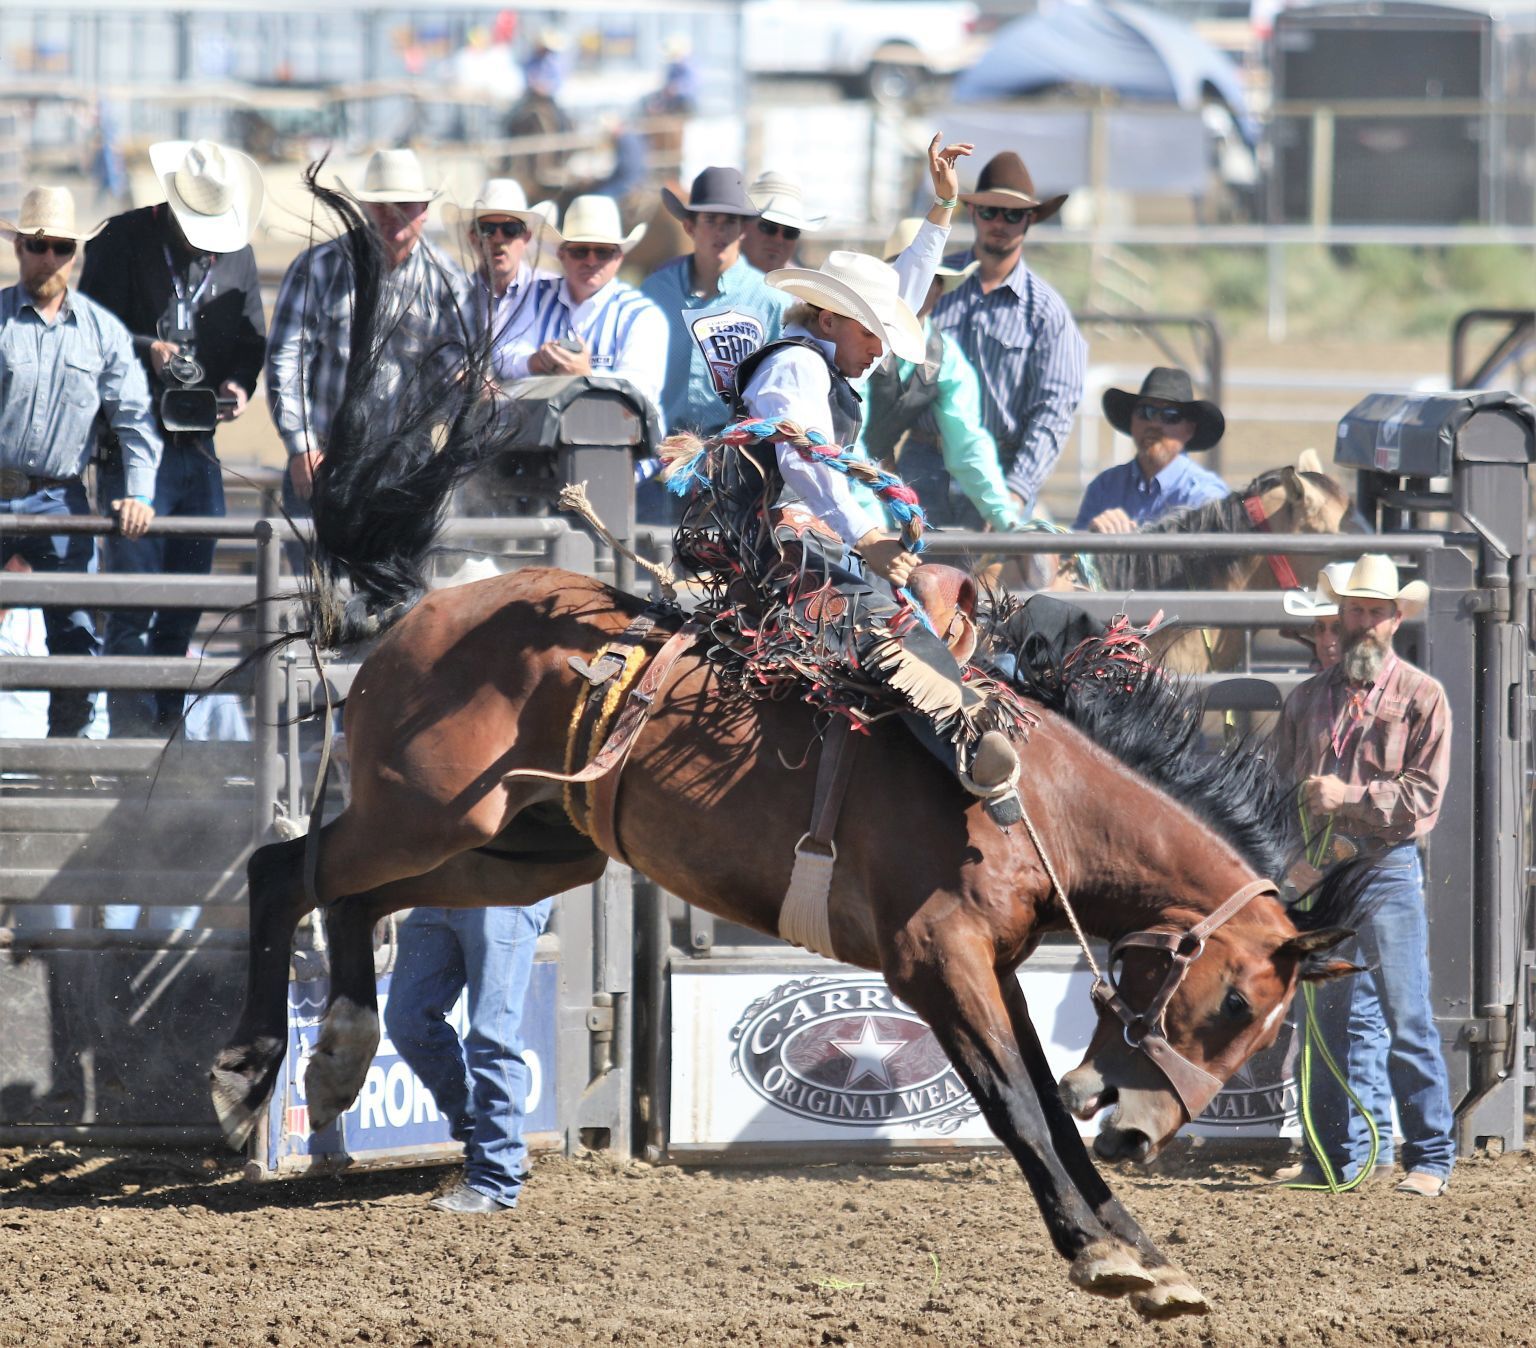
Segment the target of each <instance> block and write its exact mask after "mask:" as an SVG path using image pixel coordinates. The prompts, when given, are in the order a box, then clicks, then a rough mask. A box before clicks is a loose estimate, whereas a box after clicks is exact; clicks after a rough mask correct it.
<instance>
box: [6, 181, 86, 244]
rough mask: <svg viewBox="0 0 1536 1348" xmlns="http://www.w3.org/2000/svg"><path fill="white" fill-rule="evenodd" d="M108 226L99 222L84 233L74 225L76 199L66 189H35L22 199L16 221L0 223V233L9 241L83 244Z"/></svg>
mask: <svg viewBox="0 0 1536 1348" xmlns="http://www.w3.org/2000/svg"><path fill="white" fill-rule="evenodd" d="M106 227H107V222H106V221H105V220H101V221H98V222H97V224H96V227H95V228H94V229H89V230H85V231H83V232H82V231H81V230H80V228H79V227H78V226H77V225H76V224H75V198H74V196H73V195H72V194H71V193H70V190H69V188H67V187H34V188H33V189H32V190H31V191H30V192H28V193H27V195H26V196H24V197H23V198H22V199H21V209H20V210H19V211H18V212H17V213H16V219H15V220H0V234H5V235H6V236H8V237H9V238H13V239H14V238H16V237H18V236H25V237H26V238H29V239H73V240H74V241H75V242H76V243H84V242H85V241H86V240H87V239H94V238H95V237H96V236H97V235H98V234H100V233H101V231H102V230H104V229H105V228H106Z"/></svg>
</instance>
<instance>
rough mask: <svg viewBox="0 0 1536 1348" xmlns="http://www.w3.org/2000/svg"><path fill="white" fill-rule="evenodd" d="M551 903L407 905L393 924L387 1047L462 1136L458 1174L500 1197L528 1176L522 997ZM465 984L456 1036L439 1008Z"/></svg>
mask: <svg viewBox="0 0 1536 1348" xmlns="http://www.w3.org/2000/svg"><path fill="white" fill-rule="evenodd" d="M553 906H554V900H553V899H541V900H540V901H539V902H538V903H535V904H532V905H531V906H529V907H527V908H416V909H413V910H412V911H411V913H410V915H409V916H407V917H406V919H405V921H403V922H402V923H401V924H400V947H399V953H398V956H397V958H396V961H395V972H394V976H393V978H392V979H391V981H390V987H389V1001H388V1003H387V1005H386V1006H385V1008H384V1024H385V1028H386V1029H387V1030H388V1031H389V1037H390V1039H391V1040H392V1041H393V1042H394V1045H395V1051H396V1052H397V1053H399V1055H400V1056H401V1057H402V1058H403V1059H405V1061H406V1063H407V1064H408V1065H409V1067H410V1069H411V1070H412V1071H413V1072H415V1073H416V1075H417V1076H418V1077H420V1078H421V1079H422V1081H423V1082H424V1083H425V1084H426V1086H427V1089H428V1090H430V1091H431V1092H432V1098H433V1099H434V1100H435V1101H436V1102H437V1107H438V1109H439V1110H440V1111H441V1112H442V1113H443V1114H445V1115H446V1116H447V1117H448V1121H449V1124H450V1126H451V1127H452V1129H453V1135H454V1137H456V1138H457V1139H458V1140H459V1141H460V1142H462V1143H463V1144H464V1171H465V1175H464V1177H465V1181H466V1182H467V1183H468V1185H469V1187H470V1188H472V1189H474V1190H476V1191H477V1192H479V1193H482V1194H485V1195H487V1196H489V1197H491V1198H494V1199H496V1200H497V1201H499V1202H502V1203H507V1204H514V1203H516V1202H517V1195H518V1192H519V1191H520V1190H521V1189H522V1187H523V1181H524V1180H526V1179H527V1178H528V1147H527V1144H526V1143H525V1142H524V1141H523V1120H524V1117H525V1116H526V1113H527V1110H526V1101H527V1098H528V1080H529V1073H528V1066H527V1064H526V1063H525V1062H524V1061H523V1042H522V1035H521V1025H522V1019H523V1001H524V999H525V997H526V995H527V992H528V982H529V979H530V977H531V976H532V974H533V956H534V948H535V946H536V945H537V943H538V939H539V933H540V932H542V931H543V930H544V927H545V925H546V924H547V923H548V921H549V914H550V909H551V908H552V907H553ZM465 988H467V989H468V991H469V1007H468V1010H469V1027H468V1029H467V1030H466V1032H465V1035H464V1042H463V1043H462V1044H461V1043H460V1042H459V1037H458V1035H456V1034H455V1033H454V1031H453V1027H452V1026H451V1025H449V1024H448V1022H447V1015H448V1013H449V1012H450V1011H451V1010H452V1009H453V1004H454V1002H455V1001H457V1000H458V996H459V993H460V992H461V991H462V990H464V989H465Z"/></svg>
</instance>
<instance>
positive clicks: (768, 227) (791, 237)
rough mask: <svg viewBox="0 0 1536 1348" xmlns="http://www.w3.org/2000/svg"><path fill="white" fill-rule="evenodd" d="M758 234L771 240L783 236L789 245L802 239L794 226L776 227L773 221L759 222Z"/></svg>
mask: <svg viewBox="0 0 1536 1348" xmlns="http://www.w3.org/2000/svg"><path fill="white" fill-rule="evenodd" d="M757 232H758V233H759V234H766V235H767V236H768V237H769V238H770V239H776V238H778V237H779V235H780V234H782V235H783V236H784V238H785V241H786V242H788V243H793V242H794V241H795V240H796V239H798V238H799V237H800V231H799V230H798V229H796V228H795V227H794V226H793V225H776V224H774V222H773V221H772V220H759V221H758V222H757Z"/></svg>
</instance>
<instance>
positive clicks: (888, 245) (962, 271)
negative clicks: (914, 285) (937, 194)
mask: <svg viewBox="0 0 1536 1348" xmlns="http://www.w3.org/2000/svg"><path fill="white" fill-rule="evenodd" d="M922 227H923V217H922V216H920V215H909V216H908V217H907V218H906V219H905V220H898V221H897V222H896V228H895V229H893V230H892V231H891V233H890V237H889V238H887V239H886V241H885V251H884V253H883V254H882V256H883V257H884V258H885V260H886V261H887V262H894V261H895V260H896V259H897V258H898V257H900V256H901V255H902V254H903V253H905V252H906V251H907V249H908V248H910V247H911V246H912V240H913V239H915V238H916V237H917V232H918V230H920V229H921V228H922ZM979 266H981V261H980V259H979V258H978V259H975V260H973V261H972V262H971V263H969V265H967V266H964V267H947V266H945V265H944V263H942V262H941V263H939V265H938V266H937V267H935V268H934V269H933V274H934V276H935V277H936V278H937V279H938V280H940V281H943V282H944V289H945V291H946V293H947V292H948V291H951V290H953V289H954V288H955V287H956V286H957V285H959V284H960V282H961V281H963V280H965V278H966V277H967V276H969V275H970V274H971V273H972V272H973V271H975V270H976V268H977V267H979Z"/></svg>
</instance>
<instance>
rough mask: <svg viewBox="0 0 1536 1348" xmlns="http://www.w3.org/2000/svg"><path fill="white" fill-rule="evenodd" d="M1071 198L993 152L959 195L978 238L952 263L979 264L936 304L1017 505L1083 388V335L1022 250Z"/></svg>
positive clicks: (1027, 504)
mask: <svg viewBox="0 0 1536 1348" xmlns="http://www.w3.org/2000/svg"><path fill="white" fill-rule="evenodd" d="M1066 199H1067V198H1066V196H1065V195H1064V194H1063V195H1061V196H1055V197H1051V198H1049V199H1048V200H1045V201H1041V200H1040V199H1039V198H1037V197H1036V196H1035V189H1034V183H1033V182H1032V181H1031V179H1030V176H1029V171H1028V170H1027V169H1026V168H1025V167H1024V161H1023V160H1022V159H1020V158H1019V156H1018V155H1016V154H1014V153H1012V151H1005V152H1004V153H1002V154H999V155H996V156H994V157H993V159H992V160H991V161H990V162H989V163H988V164H987V165H986V167H985V168H983V169H982V171H981V176H980V178H979V179H978V181H977V185H976V190H975V191H974V192H970V193H964V194H962V195H961V197H960V200H961V201H963V202H965V203H966V204H967V205H969V206H970V208H971V219H972V221H973V223H974V225H975V228H976V243H975V246H974V248H973V250H972V251H971V252H970V253H966V254H962V255H961V256H959V257H958V258H954V259H950V264H951V265H952V266H956V267H964V266H966V265H968V264H969V263H970V262H972V261H973V260H974V261H975V262H977V263H978V266H977V269H976V271H975V273H974V274H973V275H972V276H971V277H970V278H969V279H968V280H966V281H965V282H964V283H963V284H961V285H959V286H957V287H956V288H955V289H954V290H952V291H950V292H949V294H947V295H945V296H944V297H943V298H942V299H941V300H940V301H939V302H938V304H937V305H936V306H935V308H934V311H933V319H934V322H935V323H936V324H937V325H938V326H939V327H940V328H941V329H942V330H943V331H944V332H945V333H946V334H947V335H948V336H949V337H951V338H952V339H953V340H955V341H957V342H958V343H959V344H960V349H961V350H962V351H964V352H965V355H966V358H967V359H968V360H969V361H970V363H971V364H972V366H974V367H975V370H976V373H977V375H978V376H979V377H980V379H981V407H982V419H983V421H984V423H985V425H986V428H987V430H989V431H991V432H992V437H993V439H995V440H996V441H997V448H998V452H999V454H1000V455H1001V457H1002V461H1003V466H1004V469H1005V472H1006V474H1007V482H1008V489H1009V491H1010V492H1011V493H1012V494H1013V495H1014V496H1015V497H1016V498H1017V501H1018V505H1019V508H1020V513H1021V514H1027V513H1028V512H1029V511H1031V510H1032V509H1033V508H1034V506H1035V502H1036V499H1037V497H1038V496H1039V494H1040V488H1041V486H1042V484H1043V483H1044V482H1045V479H1046V477H1047V475H1048V474H1049V473H1050V471H1051V468H1052V466H1053V465H1054V464H1055V463H1056V460H1057V459H1058V458H1060V457H1061V451H1062V449H1063V448H1064V447H1065V446H1066V441H1067V436H1068V434H1069V433H1070V432H1071V429H1072V418H1073V417H1074V415H1075V414H1076V412H1077V404H1078V402H1079V401H1080V400H1081V399H1082V396H1083V377H1084V372H1085V368H1086V364H1087V356H1088V346H1087V343H1086V342H1084V341H1083V335H1082V333H1080V332H1079V331H1078V329H1077V324H1076V323H1075V322H1073V320H1072V313H1071V310H1070V309H1068V308H1067V304H1066V301H1065V300H1063V299H1062V298H1061V296H1060V295H1058V294H1057V293H1056V291H1055V290H1053V289H1052V288H1051V287H1050V286H1048V285H1047V284H1046V283H1045V282H1044V281H1042V280H1041V279H1040V278H1039V277H1038V276H1036V275H1035V274H1034V272H1032V271H1030V269H1029V267H1028V266H1026V265H1025V262H1024V257H1023V252H1024V236H1025V235H1026V234H1027V233H1028V232H1029V227H1030V225H1032V224H1034V223H1035V222H1036V221H1038V220H1047V219H1049V218H1050V217H1051V216H1053V215H1055V214H1056V212H1057V211H1059V210H1060V209H1061V205H1062V203H1063V202H1064V201H1065V200H1066Z"/></svg>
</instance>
